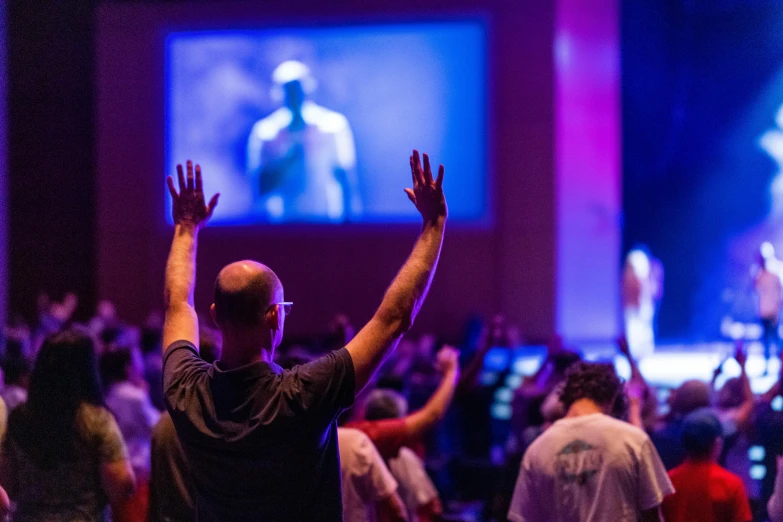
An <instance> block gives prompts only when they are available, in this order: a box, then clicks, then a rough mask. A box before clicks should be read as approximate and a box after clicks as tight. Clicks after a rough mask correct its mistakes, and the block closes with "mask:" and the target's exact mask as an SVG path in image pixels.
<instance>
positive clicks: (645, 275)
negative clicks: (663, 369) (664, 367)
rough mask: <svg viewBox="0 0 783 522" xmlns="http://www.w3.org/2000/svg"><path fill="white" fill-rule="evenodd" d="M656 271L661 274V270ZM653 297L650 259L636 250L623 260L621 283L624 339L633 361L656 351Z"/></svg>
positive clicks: (653, 287)
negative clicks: (626, 340)
mask: <svg viewBox="0 0 783 522" xmlns="http://www.w3.org/2000/svg"><path fill="white" fill-rule="evenodd" d="M659 271H660V273H661V274H662V273H663V270H662V269H660V270H659ZM656 293H657V290H656V285H655V282H654V280H653V267H652V262H651V259H650V255H649V254H648V253H647V251H646V250H645V249H644V248H641V247H636V248H634V249H632V250H631V251H630V252H628V255H627V256H626V258H625V267H624V268H623V279H622V302H623V319H624V322H625V337H626V338H627V339H628V346H629V347H630V350H631V354H632V355H633V356H634V358H636V359H641V358H642V357H645V356H647V355H650V354H651V353H652V352H653V351H654V350H655V331H654V328H653V321H654V319H655V295H656Z"/></svg>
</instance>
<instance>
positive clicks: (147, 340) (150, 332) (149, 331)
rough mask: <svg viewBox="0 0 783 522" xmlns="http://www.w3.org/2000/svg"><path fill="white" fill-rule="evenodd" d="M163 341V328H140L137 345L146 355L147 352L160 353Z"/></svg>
mask: <svg viewBox="0 0 783 522" xmlns="http://www.w3.org/2000/svg"><path fill="white" fill-rule="evenodd" d="M162 341H163V330H161V329H160V328H155V327H150V326H144V327H143V328H142V329H141V341H140V343H139V347H140V348H141V351H142V352H143V353H144V354H145V355H146V354H148V353H160V351H161V343H162Z"/></svg>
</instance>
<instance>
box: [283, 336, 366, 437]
mask: <svg viewBox="0 0 783 522" xmlns="http://www.w3.org/2000/svg"><path fill="white" fill-rule="evenodd" d="M282 384H283V387H284V389H285V390H287V393H296V394H297V395H298V400H299V401H300V402H301V406H302V408H303V409H304V410H305V411H309V412H313V413H316V414H319V415H320V414H323V415H325V417H326V419H327V420H328V421H329V422H331V421H333V420H334V419H336V418H337V416H338V415H339V414H340V413H341V412H342V411H343V410H344V409H346V408H349V407H350V406H352V405H353V399H354V389H355V378H354V370H353V360H352V359H351V354H349V353H348V350H346V349H345V348H342V349H340V350H336V351H334V352H332V353H329V354H327V355H324V356H323V357H319V358H318V359H316V360H315V361H313V362H311V363H308V364H303V365H301V366H295V367H294V368H292V369H291V370H288V371H286V372H284V374H283V383H282Z"/></svg>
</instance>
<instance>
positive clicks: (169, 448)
mask: <svg viewBox="0 0 783 522" xmlns="http://www.w3.org/2000/svg"><path fill="white" fill-rule="evenodd" d="M222 348H223V344H222V341H221V338H220V332H216V331H214V330H213V329H212V328H209V327H206V326H205V325H203V324H200V325H199V345H198V350H199V355H200V356H201V358H202V359H203V360H204V362H205V363H207V364H213V363H214V362H215V361H217V360H218V359H220V353H221V351H222ZM151 456H152V458H151V464H152V473H151V476H150V518H149V520H150V522H189V521H191V520H196V501H195V492H194V491H193V481H192V480H191V478H190V468H189V467H188V462H187V459H186V457H185V451H184V450H183V449H182V445H181V444H180V443H179V439H178V438H177V432H176V429H175V428H174V423H173V422H172V421H171V416H170V415H169V414H168V412H164V413H163V415H161V416H160V420H159V421H158V423H157V424H156V425H155V428H154V429H153V430H152V450H151Z"/></svg>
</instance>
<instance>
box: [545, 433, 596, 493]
mask: <svg viewBox="0 0 783 522" xmlns="http://www.w3.org/2000/svg"><path fill="white" fill-rule="evenodd" d="M602 462H603V456H602V454H601V451H600V450H599V449H598V448H596V447H594V446H591V445H590V444H588V443H587V442H585V441H583V440H580V439H577V440H574V441H572V442H569V443H568V444H566V445H565V447H564V448H563V449H561V450H560V452H559V453H558V454H557V463H556V469H557V478H558V480H559V481H560V483H561V484H569V485H570V484H577V485H579V486H583V485H584V484H586V483H587V482H589V481H590V480H591V479H592V478H593V477H594V476H596V475H597V474H598V472H599V471H600V470H601V464H602Z"/></svg>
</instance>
